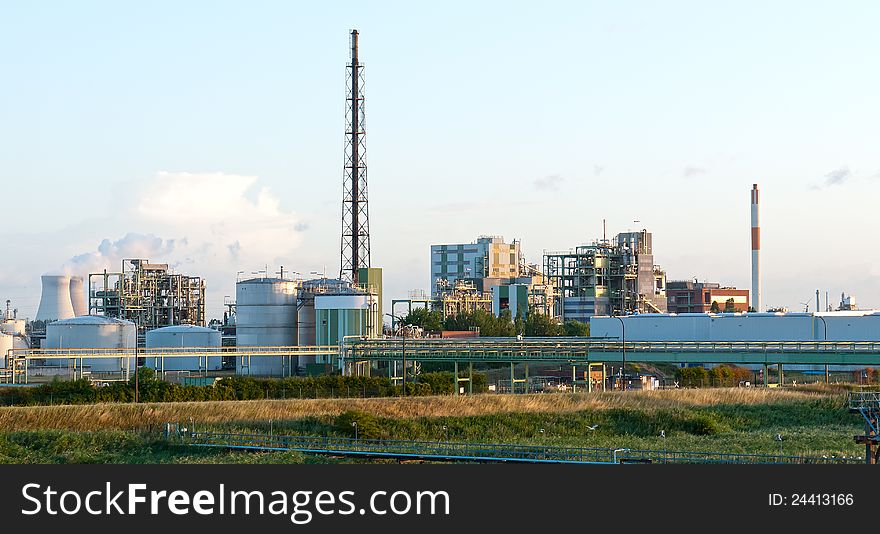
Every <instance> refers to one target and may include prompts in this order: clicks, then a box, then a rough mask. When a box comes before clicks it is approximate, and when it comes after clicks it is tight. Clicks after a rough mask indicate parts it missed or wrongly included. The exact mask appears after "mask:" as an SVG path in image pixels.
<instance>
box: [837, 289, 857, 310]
mask: <svg viewBox="0 0 880 534" xmlns="http://www.w3.org/2000/svg"><path fill="white" fill-rule="evenodd" d="M858 309H859V307H858V305H856V298H855V297H854V296H852V295H847V294H846V293H841V294H840V305H839V306H838V307H837V310H838V311H852V310H858Z"/></svg>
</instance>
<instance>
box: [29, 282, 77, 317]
mask: <svg viewBox="0 0 880 534" xmlns="http://www.w3.org/2000/svg"><path fill="white" fill-rule="evenodd" d="M40 280H41V281H42V283H43V292H42V294H41V296H40V307H39V308H38V309H37V315H36V316H35V317H34V320H35V321H58V320H62V319H70V318H71V317H75V316H76V314H75V313H74V311H73V304H72V303H71V299H70V276H68V275H66V274H62V275H48V274H44V275H43V276H41V277H40Z"/></svg>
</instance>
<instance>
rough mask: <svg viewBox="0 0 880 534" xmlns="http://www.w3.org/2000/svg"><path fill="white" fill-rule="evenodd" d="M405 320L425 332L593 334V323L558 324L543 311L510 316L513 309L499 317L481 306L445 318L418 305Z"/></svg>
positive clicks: (541, 334)
mask: <svg viewBox="0 0 880 534" xmlns="http://www.w3.org/2000/svg"><path fill="white" fill-rule="evenodd" d="M404 322H405V323H406V324H411V325H414V326H418V327H421V328H422V329H423V330H425V331H426V332H439V331H441V330H459V331H461V330H473V329H474V328H479V329H480V336H482V337H512V336H515V335H517V334H523V335H524V336H525V337H550V336H589V335H590V325H588V324H586V323H582V322H580V321H566V322H565V324H559V323H557V322H556V321H555V320H553V319H552V318H551V317H549V316H547V315H542V314H540V313H529V314H527V315H526V318H525V319H523V318H522V317H521V316H520V315H519V314H517V316H516V317H511V314H510V310H503V311H502V312H501V315H500V316H499V317H495V316H494V315H493V314H491V313H489V312H487V311H485V310H482V309H479V310H476V311H475V312H473V313H462V314H457V315H453V316H449V317H446V318H445V319H444V318H443V312H441V311H440V310H435V311H428V310H427V309H425V308H415V309H414V310H412V311H411V312H410V313H409V315H407V316H406V317H405V318H404Z"/></svg>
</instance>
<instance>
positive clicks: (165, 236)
mask: <svg viewBox="0 0 880 534" xmlns="http://www.w3.org/2000/svg"><path fill="white" fill-rule="evenodd" d="M128 198H130V199H132V200H131V201H126V199H128ZM114 205H115V206H117V207H116V208H114V209H113V210H112V211H111V213H110V214H109V217H108V220H106V221H105V222H104V224H102V228H104V230H102V231H103V232H106V233H105V237H103V238H101V241H100V243H99V244H98V245H97V247H96V248H94V249H92V250H91V251H86V252H82V253H79V254H75V255H74V256H73V257H71V258H70V259H69V260H67V261H66V262H65V263H64V265H63V266H62V270H63V271H65V272H69V273H72V274H83V275H86V274H88V273H94V272H100V271H102V270H103V269H108V270H114V271H118V270H119V268H120V267H121V262H122V260H123V259H125V258H143V259H149V260H151V261H154V262H157V263H168V264H169V266H170V267H171V268H172V269H174V270H175V271H177V272H180V273H185V274H190V275H193V276H201V277H203V278H205V279H206V281H207V288H208V293H209V294H208V302H209V309H208V314H209V316H212V313H214V312H216V310H212V309H211V306H210V303H211V302H212V301H217V302H222V298H218V297H217V295H221V296H222V295H224V294H227V295H228V294H231V293H230V292H231V291H234V287H233V284H234V281H235V277H236V272H237V271H239V270H243V271H245V272H246V273H249V272H250V271H251V270H253V269H256V268H257V266H263V265H266V264H267V263H268V264H269V267H270V268H271V269H273V270H274V269H277V266H278V265H282V264H285V263H287V264H288V265H293V264H294V261H293V259H294V257H293V253H294V251H295V250H296V249H297V247H298V245H299V244H300V243H301V242H302V236H303V232H305V231H307V229H308V224H307V223H305V222H303V221H300V220H299V219H298V218H297V216H296V215H295V213H293V212H291V211H285V210H284V209H282V207H281V204H280V202H279V200H278V198H277V197H275V196H274V195H273V194H272V192H271V191H270V190H269V189H268V188H267V187H260V185H259V178H258V177H256V176H241V175H235V174H225V173H219V172H217V173H189V172H166V171H163V172H159V173H156V174H155V175H154V176H153V177H151V178H150V179H147V180H143V181H140V182H138V184H137V185H136V186H133V187H132V188H130V189H129V190H128V193H127V196H126V197H124V198H123V199H120V201H119V202H117V203H115V204H114ZM107 228H113V229H118V230H119V232H118V233H116V235H113V234H112V233H111V234H110V235H109V236H107V235H106V234H107V233H110V232H107V230H106V229H107ZM120 234H122V237H118V236H119V235H120ZM83 248H86V247H83ZM212 294H213V295H212Z"/></svg>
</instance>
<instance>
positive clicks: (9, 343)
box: [0, 333, 15, 368]
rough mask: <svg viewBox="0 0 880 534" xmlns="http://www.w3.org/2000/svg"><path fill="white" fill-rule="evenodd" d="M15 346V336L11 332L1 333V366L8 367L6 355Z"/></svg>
mask: <svg viewBox="0 0 880 534" xmlns="http://www.w3.org/2000/svg"><path fill="white" fill-rule="evenodd" d="M14 346H15V336H13V335H11V334H4V333H0V367H2V368H5V367H6V356H7V355H8V353H9V351H10V350H11V349H12V348H13V347H14Z"/></svg>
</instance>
